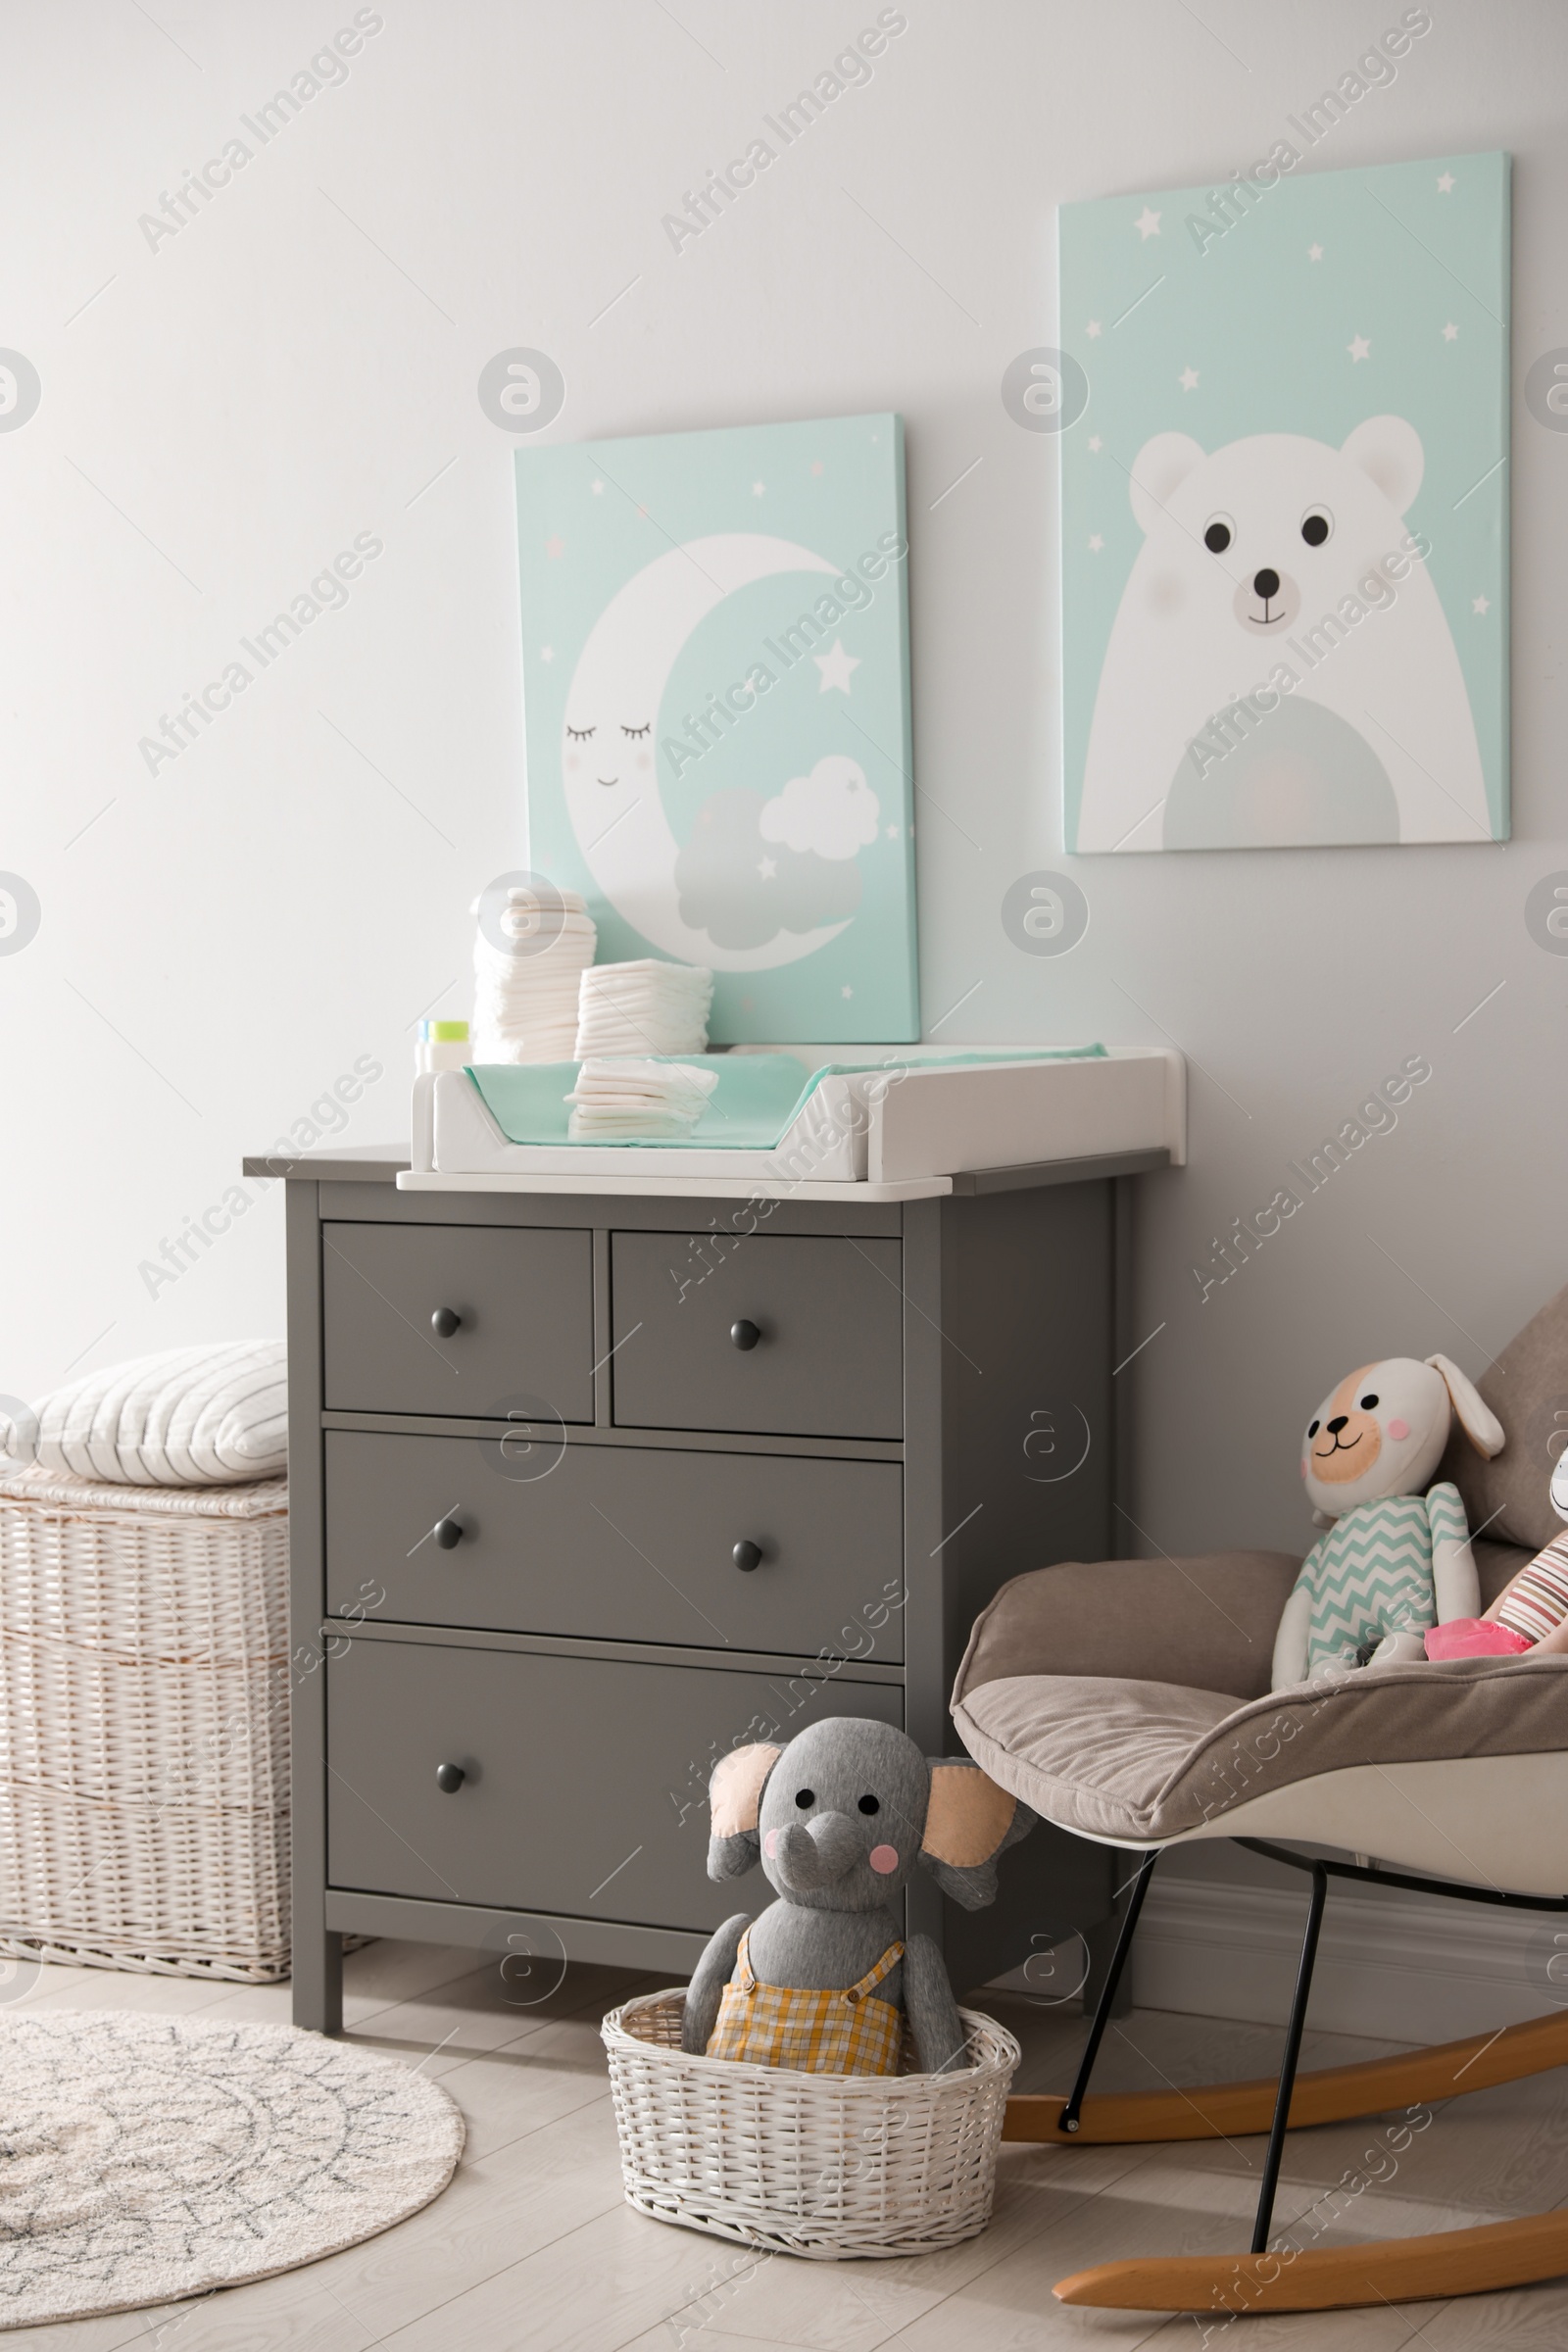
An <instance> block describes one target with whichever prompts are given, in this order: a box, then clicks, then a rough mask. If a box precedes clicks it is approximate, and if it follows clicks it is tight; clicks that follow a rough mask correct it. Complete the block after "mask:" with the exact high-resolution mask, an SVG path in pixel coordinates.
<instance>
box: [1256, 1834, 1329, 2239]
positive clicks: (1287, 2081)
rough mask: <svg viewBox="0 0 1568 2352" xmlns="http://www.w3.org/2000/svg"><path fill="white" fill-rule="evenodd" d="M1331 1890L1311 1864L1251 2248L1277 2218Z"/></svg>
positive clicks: (1319, 1866) (1317, 1867) (1318, 1865)
mask: <svg viewBox="0 0 1568 2352" xmlns="http://www.w3.org/2000/svg"><path fill="white" fill-rule="evenodd" d="M1328 1890H1329V1874H1328V1872H1327V1871H1326V1870H1325V1869H1324V1868H1323V1866H1322V1864H1321V1863H1315V1864H1314V1865H1313V1868H1312V1900H1311V1904H1310V1906H1309V1908H1308V1910H1307V1914H1306V1934H1305V1935H1304V1936H1302V1938H1301V1964H1300V1966H1299V1969H1298V1970H1297V1972H1296V1997H1295V1999H1294V2000H1293V2001H1292V2003H1291V2022H1290V2024H1289V2025H1288V2026H1287V2028H1286V2030H1285V2055H1284V2057H1283V2058H1282V2059H1281V2060H1280V2086H1279V2089H1278V2091H1277V2092H1276V2093H1275V2096H1274V2123H1273V2128H1272V2130H1271V2131H1270V2132H1269V2135H1268V2154H1267V2155H1266V2156H1265V2157H1264V2159H1263V2185H1262V2187H1261V2188H1260V2189H1259V2191H1258V2196H1257V2219H1256V2221H1255V2222H1254V2223H1253V2225H1252V2252H1253V2253H1254V2254H1266V2253H1267V2252H1268V2233H1269V2226H1270V2224H1271V2223H1272V2221H1273V2219H1274V2192H1275V2190H1276V2189H1277V2188H1278V2186H1279V2179H1280V2160H1281V2158H1282V2157H1283V2156H1284V2154H1285V2134H1286V2131H1288V2130H1289V2128H1290V2120H1291V2093H1292V2092H1293V2091H1294V2090H1295V2088H1296V2066H1297V2061H1298V2059H1299V2057H1300V2055H1301V2030H1302V2028H1303V2027H1304V2026H1305V2024H1306V2004H1307V2000H1308V1998H1309V1997H1310V1994H1311V1990H1312V1968H1313V1964H1314V1962H1315V1961H1316V1959H1317V1938H1318V1931H1319V1929H1320V1928H1321V1927H1322V1925H1323V1904H1324V1901H1325V1898H1326V1897H1327V1894H1328Z"/></svg>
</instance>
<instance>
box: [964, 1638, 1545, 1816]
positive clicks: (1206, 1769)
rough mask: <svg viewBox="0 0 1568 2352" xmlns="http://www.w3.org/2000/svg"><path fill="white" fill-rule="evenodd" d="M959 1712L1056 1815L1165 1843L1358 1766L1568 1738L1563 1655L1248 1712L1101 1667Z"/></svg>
mask: <svg viewBox="0 0 1568 2352" xmlns="http://www.w3.org/2000/svg"><path fill="white" fill-rule="evenodd" d="M953 1719H954V1722H955V1723H956V1725H957V1728H958V1733H959V1736H960V1738H961V1739H962V1740H963V1743H964V1746H965V1747H966V1748H967V1749H968V1751H969V1753H970V1755H972V1756H973V1757H974V1759H975V1762H976V1763H977V1764H980V1765H982V1766H983V1767H984V1768H985V1770H986V1771H987V1772H989V1773H990V1775H991V1777H992V1779H993V1780H994V1781H996V1782H998V1783H999V1784H1000V1785H1001V1787H1003V1788H1004V1789H1008V1790H1010V1792H1011V1793H1012V1794H1013V1795H1014V1796H1016V1797H1019V1798H1021V1799H1022V1801H1023V1802H1024V1803H1025V1804H1027V1805H1032V1806H1033V1807H1034V1809H1035V1811H1036V1812H1037V1813H1041V1814H1043V1815H1044V1816H1045V1818H1046V1819H1047V1820H1048V1821H1053V1822H1054V1823H1056V1825H1057V1826H1058V1827H1059V1828H1061V1829H1065V1830H1073V1831H1076V1832H1077V1833H1078V1834H1079V1835H1080V1836H1082V1837H1087V1838H1110V1839H1113V1840H1114V1839H1125V1840H1128V1841H1129V1842H1132V1843H1135V1844H1137V1843H1145V1842H1147V1843H1157V1842H1159V1841H1161V1840H1163V1839H1165V1838H1178V1837H1180V1836H1182V1834H1183V1833H1184V1832H1185V1831H1188V1830H1196V1829H1198V1828H1199V1827H1200V1826H1201V1824H1202V1823H1203V1822H1205V1821H1213V1820H1214V1819H1215V1818H1216V1817H1217V1816H1219V1815H1221V1814H1223V1813H1226V1812H1229V1811H1230V1810H1232V1809H1233V1808H1234V1807H1235V1806H1237V1805H1239V1804H1242V1803H1244V1802H1246V1801H1247V1800H1248V1799H1250V1798H1251V1797H1254V1796H1261V1795H1262V1794H1264V1792H1265V1791H1266V1790H1268V1789H1281V1788H1286V1787H1288V1786H1290V1785H1291V1784H1292V1783H1294V1782H1297V1781H1304V1780H1310V1779H1312V1778H1313V1777H1314V1776H1315V1775H1317V1774H1319V1773H1325V1772H1337V1771H1340V1770H1342V1769H1344V1768H1345V1767H1347V1766H1349V1765H1357V1764H1407V1763H1421V1762H1427V1761H1429V1760H1431V1759H1433V1758H1437V1757H1451V1756H1507V1755H1529V1754H1532V1753H1537V1752H1540V1751H1550V1750H1555V1749H1558V1748H1561V1747H1562V1746H1563V1744H1564V1733H1565V1729H1568V1657H1563V1656H1552V1657H1539V1656H1536V1655H1534V1654H1528V1655H1526V1656H1525V1657H1522V1658H1507V1659H1502V1658H1453V1659H1449V1660H1446V1662H1445V1663H1443V1664H1441V1665H1435V1664H1416V1665H1410V1666H1386V1667H1372V1668H1369V1669H1367V1670H1365V1671H1364V1672H1362V1673H1359V1674H1349V1675H1346V1676H1344V1677H1341V1678H1339V1679H1337V1680H1335V1681H1332V1682H1319V1683H1316V1684H1312V1683H1301V1684H1298V1685H1296V1686H1294V1687H1293V1688H1292V1689H1290V1690H1288V1691H1275V1692H1274V1693H1273V1694H1272V1695H1271V1696H1269V1697H1267V1698H1259V1699H1254V1700H1252V1701H1251V1702H1250V1704H1248V1705H1245V1706H1240V1707H1239V1706H1237V1704H1236V1702H1235V1700H1234V1699H1233V1698H1231V1697H1228V1696H1227V1695H1225V1694H1224V1693H1223V1692H1220V1691H1200V1690H1188V1689H1182V1688H1179V1687H1177V1686H1175V1685H1172V1684H1169V1683H1152V1682H1134V1681H1125V1680H1121V1679H1114V1678H1109V1677H1103V1676H1095V1675H1076V1674H1019V1675H1010V1676H1004V1677H1000V1678H997V1679H995V1680H992V1681H989V1682H985V1681H982V1682H978V1683H974V1684H971V1685H970V1686H968V1687H965V1686H964V1685H963V1683H962V1682H961V1680H960V1686H959V1689H958V1691H957V1692H956V1695H955V1700H954V1707H953Z"/></svg>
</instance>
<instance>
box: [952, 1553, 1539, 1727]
mask: <svg viewBox="0 0 1568 2352" xmlns="http://www.w3.org/2000/svg"><path fill="white" fill-rule="evenodd" d="M1300 1564H1301V1562H1300V1555H1299V1553H1297V1552H1289V1551H1210V1552H1201V1553H1199V1554H1198V1555H1196V1556H1195V1557H1193V1558H1190V1559H1180V1560H1173V1559H1167V1558H1165V1557H1164V1556H1163V1555H1162V1556H1161V1557H1160V1558H1158V1559H1156V1560H1096V1561H1093V1562H1090V1561H1086V1560H1058V1561H1056V1563H1055V1564H1054V1566H1053V1567H1050V1568H1031V1569H1028V1570H1026V1572H1025V1573H1024V1574H1023V1575H1022V1576H1015V1577H1012V1578H1010V1579H1009V1581H1008V1582H1007V1583H1006V1584H1005V1585H1004V1586H1003V1587H1002V1589H1001V1590H1000V1592H998V1593H996V1594H995V1595H994V1596H993V1597H992V1599H990V1600H989V1601H988V1602H987V1603H986V1606H985V1607H984V1608H983V1609H982V1610H981V1612H980V1615H979V1616H978V1617H977V1618H976V1620H975V1624H974V1631H973V1632H972V1633H971V1634H970V1636H969V1647H968V1650H967V1651H966V1653H965V1656H964V1660H963V1664H962V1665H961V1666H960V1667H959V1669H958V1681H957V1689H958V1690H959V1691H963V1690H970V1691H972V1690H973V1689H974V1688H975V1686H976V1685H977V1684H979V1683H988V1682H994V1681H996V1680H997V1679H998V1678H999V1677H1001V1676H1004V1675H1013V1674H1053V1675H1054V1674H1077V1675H1115V1676H1116V1677H1117V1678H1118V1679H1127V1680H1132V1681H1140V1680H1143V1681H1147V1682H1150V1683H1180V1684H1184V1685H1188V1686H1190V1687H1192V1688H1194V1689H1196V1690H1201V1691H1228V1692H1229V1693H1230V1695H1231V1700H1232V1703H1234V1702H1235V1700H1237V1699H1239V1698H1261V1697H1262V1695H1263V1693H1264V1692H1265V1691H1267V1689H1268V1687H1269V1678H1270V1675H1271V1673H1272V1671H1273V1664H1274V1636H1275V1633H1276V1631H1277V1629H1278V1626H1279V1622H1280V1611H1281V1610H1282V1609H1283V1608H1284V1606H1285V1603H1286V1601H1287V1600H1288V1599H1289V1597H1290V1592H1291V1587H1292V1586H1293V1585H1294V1584H1295V1582H1296V1575H1297V1571H1298V1569H1299V1567H1300ZM1521 1565H1522V1563H1521Z"/></svg>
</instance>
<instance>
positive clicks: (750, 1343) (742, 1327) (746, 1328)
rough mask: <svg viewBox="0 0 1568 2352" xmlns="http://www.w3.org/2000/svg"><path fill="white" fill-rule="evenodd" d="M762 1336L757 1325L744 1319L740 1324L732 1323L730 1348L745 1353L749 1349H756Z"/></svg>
mask: <svg viewBox="0 0 1568 2352" xmlns="http://www.w3.org/2000/svg"><path fill="white" fill-rule="evenodd" d="M761 1336H762V1335H761V1333H760V1331H759V1330H758V1328H757V1325H756V1324H755V1323H749V1322H747V1321H746V1320H745V1319H744V1317H743V1318H742V1320H741V1321H740V1322H739V1323H732V1324H731V1325H730V1327H729V1340H730V1346H731V1347H732V1348H740V1349H741V1350H742V1351H743V1352H744V1351H745V1350H746V1349H747V1348H755V1347H756V1346H757V1343H758V1341H759V1340H760V1338H761Z"/></svg>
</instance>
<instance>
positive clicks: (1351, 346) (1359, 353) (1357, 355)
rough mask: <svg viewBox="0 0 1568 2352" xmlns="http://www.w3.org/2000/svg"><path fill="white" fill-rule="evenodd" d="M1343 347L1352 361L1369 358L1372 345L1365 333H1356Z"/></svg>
mask: <svg viewBox="0 0 1568 2352" xmlns="http://www.w3.org/2000/svg"><path fill="white" fill-rule="evenodd" d="M1345 348H1346V350H1347V351H1348V353H1349V355H1350V358H1351V360H1352V361H1354V360H1369V359H1370V358H1371V357H1372V346H1371V344H1370V343H1369V342H1368V341H1367V339H1366V337H1365V335H1357V336H1356V337H1355V338H1354V340H1353V341H1352V342H1349V343H1347V345H1346V346H1345Z"/></svg>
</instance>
